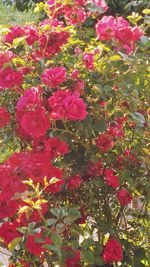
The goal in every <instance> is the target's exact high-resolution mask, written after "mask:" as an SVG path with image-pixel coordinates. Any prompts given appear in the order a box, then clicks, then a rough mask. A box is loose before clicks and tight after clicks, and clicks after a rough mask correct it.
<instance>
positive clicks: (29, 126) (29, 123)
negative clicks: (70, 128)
mask: <svg viewBox="0 0 150 267" xmlns="http://www.w3.org/2000/svg"><path fill="white" fill-rule="evenodd" d="M21 127H22V129H23V130H24V131H25V133H26V134H28V135H29V136H31V137H33V138H39V137H40V136H43V135H45V133H46V131H47V130H48V129H49V127H50V123H49V121H48V117H47V116H46V113H45V110H44V109H36V110H35V111H29V112H26V113H25V114H24V115H23V117H22V119H21Z"/></svg>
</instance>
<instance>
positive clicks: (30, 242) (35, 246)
mask: <svg viewBox="0 0 150 267" xmlns="http://www.w3.org/2000/svg"><path fill="white" fill-rule="evenodd" d="M38 239H41V240H40V241H39V240H38ZM42 239H43V238H42V234H41V233H37V234H34V235H29V236H28V239H27V242H26V248H27V249H28V250H29V251H30V253H32V254H33V255H35V256H40V255H41V253H42V252H44V251H45V249H44V248H43V245H45V244H51V243H52V241H51V240H50V239H49V238H45V239H43V240H42Z"/></svg>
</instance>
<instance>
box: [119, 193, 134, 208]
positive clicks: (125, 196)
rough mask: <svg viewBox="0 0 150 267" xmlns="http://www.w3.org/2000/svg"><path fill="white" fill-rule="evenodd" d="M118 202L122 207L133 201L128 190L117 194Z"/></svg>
mask: <svg viewBox="0 0 150 267" xmlns="http://www.w3.org/2000/svg"><path fill="white" fill-rule="evenodd" d="M117 197H118V201H119V203H120V205H121V206H125V205H127V204H129V203H131V201H132V196H131V195H130V193H129V192H128V191H127V190H126V189H122V190H119V191H118V192H117Z"/></svg>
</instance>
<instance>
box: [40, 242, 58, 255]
mask: <svg viewBox="0 0 150 267" xmlns="http://www.w3.org/2000/svg"><path fill="white" fill-rule="evenodd" d="M42 247H43V248H46V249H48V250H51V251H54V252H56V253H59V252H60V249H59V248H58V247H57V246H54V245H48V244H46V245H43V246H42Z"/></svg>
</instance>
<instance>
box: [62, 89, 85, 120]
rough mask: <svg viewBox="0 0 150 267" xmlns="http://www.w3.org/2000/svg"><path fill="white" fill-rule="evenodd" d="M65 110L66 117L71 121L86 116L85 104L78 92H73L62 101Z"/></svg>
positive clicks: (82, 118)
mask: <svg viewBox="0 0 150 267" xmlns="http://www.w3.org/2000/svg"><path fill="white" fill-rule="evenodd" d="M63 107H64V109H65V111H66V118H67V119H69V120H71V121H77V120H84V119H85V118H86V116H87V111H86V104H85V103H84V101H83V99H81V98H79V93H78V92H75V93H74V94H72V95H71V96H68V97H67V98H66V99H65V100H64V101H63Z"/></svg>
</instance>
